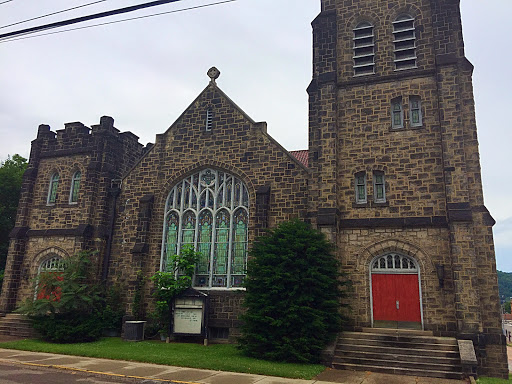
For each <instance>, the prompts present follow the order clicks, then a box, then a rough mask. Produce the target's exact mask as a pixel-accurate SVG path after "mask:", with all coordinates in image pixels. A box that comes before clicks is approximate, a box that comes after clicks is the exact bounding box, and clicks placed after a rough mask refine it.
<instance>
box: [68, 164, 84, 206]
mask: <svg viewBox="0 0 512 384" xmlns="http://www.w3.org/2000/svg"><path fill="white" fill-rule="evenodd" d="M81 179H82V173H81V172H80V171H77V172H75V174H74V175H73V178H72V179H71V189H70V191H69V203H70V204H75V203H78V194H79V193H80V181H81Z"/></svg>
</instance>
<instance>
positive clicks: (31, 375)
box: [0, 361, 176, 384]
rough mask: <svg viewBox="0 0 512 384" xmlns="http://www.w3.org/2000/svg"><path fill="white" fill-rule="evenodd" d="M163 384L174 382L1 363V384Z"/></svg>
mask: <svg viewBox="0 0 512 384" xmlns="http://www.w3.org/2000/svg"><path fill="white" fill-rule="evenodd" d="M74 383H80V384H107V383H108V384H112V383H114V384H157V383H158V384H162V383H176V382H174V381H161V380H158V381H157V380H141V379H132V378H122V377H115V376H107V375H105V374H94V373H90V372H79V371H65V370H60V369H54V368H47V367H38V366H30V365H22V364H19V363H15V362H6V361H0V384H74Z"/></svg>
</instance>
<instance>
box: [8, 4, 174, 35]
mask: <svg viewBox="0 0 512 384" xmlns="http://www.w3.org/2000/svg"><path fill="white" fill-rule="evenodd" d="M178 1H183V0H158V1H151V2H149V3H144V4H138V5H133V6H130V7H125V8H118V9H114V10H111V11H106V12H100V13H95V14H93V15H88V16H82V17H77V18H74V19H69V20H64V21H58V22H56V23H50V24H45V25H40V26H37V27H32V28H26V29H22V30H19V31H14V32H8V33H4V34H1V35H0V40H1V39H5V38H6V37H14V36H18V35H25V34H27V33H32V32H37V31H43V30H46V29H53V28H59V27H64V26H66V25H70V24H77V23H81V22H84V21H89V20H94V19H99V18H102V17H108V16H114V15H120V14H122V13H128V12H133V11H138V10H139V9H144V8H150V7H155V6H157V5H163V4H169V3H175V2H178Z"/></svg>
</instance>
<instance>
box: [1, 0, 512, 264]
mask: <svg viewBox="0 0 512 384" xmlns="http://www.w3.org/2000/svg"><path fill="white" fill-rule="evenodd" d="M141 2H142V1H140V0H137V1H135V0H133V1H129V0H109V1H108V2H105V3H104V4H98V5H96V6H93V7H88V8H85V9H83V10H79V11H76V12H73V13H69V14H66V17H75V16H78V15H81V14H84V13H94V12H99V11H102V10H105V9H107V8H108V9H110V8H116V7H123V6H127V5H131V4H138V3H141ZM83 3H85V1H84V0H45V1H41V0H23V1H21V0H14V1H12V2H9V3H6V4H3V5H0V26H1V25H5V24H8V23H10V22H14V21H18V20H21V19H26V18H29V17H33V16H38V15H40V14H43V13H49V12H52V11H55V10H59V9H63V8H69V7H72V6H74V5H78V4H83ZM206 3H207V1H206V0H184V1H182V2H180V3H179V4H178V3H176V4H172V5H166V6H161V7H157V8H153V9H151V10H148V11H143V12H140V13H137V15H144V14H149V13H154V12H157V11H159V12H162V11H170V10H177V9H179V8H182V7H185V6H186V7H190V6H197V5H203V4H206ZM461 8H462V22H463V27H464V38H465V44H466V56H467V57H468V59H469V60H470V61H471V62H472V63H473V64H474V65H475V72H474V89H475V101H476V112H477V123H478V128H479V141H480V154H481V164H482V175H483V184H484V192H485V202H486V206H487V207H488V209H489V210H490V211H491V213H492V215H493V216H494V218H495V219H496V220H497V224H496V226H495V228H494V234H495V243H496V255H497V265H498V269H501V270H504V271H512V202H511V201H512V200H511V199H510V197H509V193H508V191H510V190H512V177H511V176H512V171H511V169H512V168H511V167H510V164H512V151H511V150H510V148H509V147H510V145H511V143H512V130H511V129H510V127H509V126H508V125H509V120H508V119H505V118H504V116H505V115H506V112H507V110H508V108H510V105H512V93H511V92H510V89H511V88H512V79H511V73H512V72H511V71H510V69H509V65H510V63H511V62H512V57H511V56H512V49H511V41H510V39H509V35H510V31H509V24H510V14H512V2H511V1H510V0H488V1H475V0H462V1H461ZM319 10H320V1H319V0H238V1H236V2H232V3H228V4H223V5H217V6H213V7H207V8H202V9H198V10H194V11H187V12H180V13H174V14H169V15H165V16H159V17H153V18H148V19H144V20H139V21H132V22H126V23H120V24H114V25H107V26H102V27H98V28H91V29H84V30H80V31H73V32H68V33H62V34H56V35H52V36H45V37H39V38H34V39H27V40H19V41H16V42H10V43H3V44H0V89H1V90H2V92H0V137H2V138H3V140H1V141H0V159H4V158H6V157H7V155H8V154H14V153H19V154H21V155H24V156H28V153H29V150H30V141H31V140H33V139H34V138H35V135H36V132H37V126H38V125H39V124H42V123H45V124H50V125H51V126H52V128H53V129H60V128H62V127H63V125H64V123H67V122H72V121H81V122H83V123H84V124H86V125H89V126H90V125H92V124H97V123H98V122H99V118H100V116H102V115H110V116H112V117H114V119H115V120H116V127H118V128H119V129H121V130H123V131H132V132H134V133H135V134H136V135H138V136H140V138H141V142H143V143H146V142H154V138H155V135H156V134H158V133H161V132H164V131H165V130H166V128H167V127H168V126H169V125H171V124H172V122H173V121H174V120H175V119H176V118H177V117H178V116H179V115H180V114H181V112H182V111H183V110H184V109H185V108H186V107H187V106H188V104H189V103H190V102H191V101H192V100H193V99H194V98H195V97H196V96H197V94H198V93H199V92H200V91H201V90H202V89H203V88H204V87H205V86H206V85H207V82H208V78H207V76H206V71H207V70H208V68H210V67H211V66H214V65H215V66H217V67H218V68H219V69H220V71H221V77H220V79H219V80H218V83H219V85H220V87H221V88H222V89H223V90H224V91H225V92H226V93H227V94H228V95H229V96H230V97H231V98H232V99H233V100H234V101H235V102H236V103H237V104H238V105H239V106H240V107H241V108H242V109H244V110H245V111H246V112H247V113H248V114H249V115H250V116H251V117H252V118H253V119H254V120H256V121H266V122H267V123H268V131H269V133H270V134H271V135H272V136H273V137H274V138H275V139H276V140H278V141H279V142H280V143H281V144H282V145H283V146H284V147H285V148H287V149H289V150H294V149H305V148H307V122H308V117H307V109H308V106H307V94H306V91H305V90H306V87H307V85H308V84H309V82H310V80H311V51H312V50H311V26H310V23H311V21H312V20H313V19H314V18H315V17H316V15H317V14H318V12H319ZM59 17H63V16H59ZM124 17H126V16H123V17H116V18H114V19H113V20H115V19H120V18H124ZM54 20H55V19H48V20H46V19H45V20H44V21H45V22H46V21H48V22H50V21H54ZM89 24H92V23H89ZM26 26H27V27H28V26H31V24H27V25H23V27H26ZM8 30H9V29H3V30H1V29H0V31H1V32H4V31H5V32H6V31H8ZM7 139H8V140H7Z"/></svg>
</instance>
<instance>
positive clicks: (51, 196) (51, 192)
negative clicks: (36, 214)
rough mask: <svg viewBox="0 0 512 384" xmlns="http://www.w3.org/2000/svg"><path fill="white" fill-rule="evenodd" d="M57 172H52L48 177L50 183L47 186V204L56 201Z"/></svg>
mask: <svg viewBox="0 0 512 384" xmlns="http://www.w3.org/2000/svg"><path fill="white" fill-rule="evenodd" d="M59 178H60V177H59V174H58V173H54V174H53V175H52V177H51V178H50V185H49V187H48V198H47V201H46V203H47V204H55V202H56V201H57V189H58V187H59Z"/></svg>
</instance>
